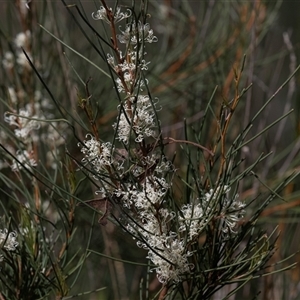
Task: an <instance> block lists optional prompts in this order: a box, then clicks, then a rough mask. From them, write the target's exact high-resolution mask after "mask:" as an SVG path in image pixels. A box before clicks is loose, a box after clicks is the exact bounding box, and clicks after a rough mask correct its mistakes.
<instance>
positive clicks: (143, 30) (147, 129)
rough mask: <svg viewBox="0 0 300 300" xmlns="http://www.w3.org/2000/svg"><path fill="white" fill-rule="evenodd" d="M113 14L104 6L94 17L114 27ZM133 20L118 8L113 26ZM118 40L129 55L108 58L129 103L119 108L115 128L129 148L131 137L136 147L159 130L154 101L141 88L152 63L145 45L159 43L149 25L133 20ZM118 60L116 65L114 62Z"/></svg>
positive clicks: (119, 89) (118, 53)
mask: <svg viewBox="0 0 300 300" xmlns="http://www.w3.org/2000/svg"><path fill="white" fill-rule="evenodd" d="M108 14H109V15H112V14H113V11H112V10H111V9H110V10H109V12H108V11H107V10H106V8H104V7H103V6H101V7H100V9H99V10H98V11H97V12H96V13H94V14H93V15H92V16H93V18H94V19H96V20H103V21H105V22H107V23H109V24H110V23H111V21H112V20H111V17H109V18H108ZM129 17H131V12H130V11H127V12H126V13H122V12H121V10H120V8H119V7H117V8H116V11H115V12H114V17H113V22H114V23H116V22H119V21H121V20H123V19H127V18H129ZM116 37H117V39H118V40H119V42H120V43H122V44H125V45H126V55H125V56H123V55H122V52H121V51H120V50H118V49H116V53H115V57H113V56H112V55H111V54H108V55H107V62H108V63H109V65H110V66H111V67H112V69H113V70H114V71H115V74H116V75H117V76H118V78H117V79H116V83H117V89H118V91H119V92H120V93H125V94H126V101H125V102H124V103H122V104H121V105H120V106H119V111H120V115H119V117H118V120H117V122H116V123H115V124H114V126H113V127H114V129H115V130H116V132H117V137H118V139H119V140H120V141H121V142H123V143H124V144H127V143H128V142H129V139H130V137H131V136H133V137H134V140H135V141H136V142H137V143H140V142H142V141H143V140H144V138H145V137H154V136H155V131H154V130H153V129H154V128H155V127H156V124H155V118H154V110H153V103H152V100H151V99H150V98H149V96H148V95H142V94H141V92H142V87H143V86H144V85H145V84H146V80H145V79H143V78H142V76H141V72H142V71H143V70H147V69H148V64H149V62H146V61H145V59H144V55H145V52H144V44H145V43H153V42H156V41H157V37H156V36H154V34H153V30H152V29H150V25H149V24H142V23H141V22H140V21H139V22H136V21H135V20H134V19H133V20H132V21H131V22H129V23H128V24H127V25H126V28H125V30H124V31H121V34H118V35H117V36H116ZM115 60H117V62H116V61H115Z"/></svg>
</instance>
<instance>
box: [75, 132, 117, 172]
mask: <svg viewBox="0 0 300 300" xmlns="http://www.w3.org/2000/svg"><path fill="white" fill-rule="evenodd" d="M86 137H87V138H88V137H89V140H85V141H83V145H82V144H80V143H79V144H78V146H81V147H82V148H81V152H82V153H83V154H84V158H83V159H82V160H81V162H82V163H83V164H84V165H87V164H90V165H91V166H92V169H93V171H94V172H96V173H100V172H101V171H103V170H104V169H105V168H106V166H110V165H111V164H112V163H113V157H112V155H111V154H112V153H111V152H112V146H111V143H100V142H99V141H97V140H96V139H95V138H94V137H93V136H92V135H90V134H87V135H86Z"/></svg>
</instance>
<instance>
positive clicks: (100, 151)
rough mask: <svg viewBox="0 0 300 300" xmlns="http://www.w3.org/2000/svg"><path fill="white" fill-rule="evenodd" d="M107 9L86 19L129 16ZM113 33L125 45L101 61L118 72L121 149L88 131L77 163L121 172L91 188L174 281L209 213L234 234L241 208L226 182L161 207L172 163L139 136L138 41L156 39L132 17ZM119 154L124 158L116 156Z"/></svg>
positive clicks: (143, 123) (151, 107) (144, 117)
mask: <svg viewBox="0 0 300 300" xmlns="http://www.w3.org/2000/svg"><path fill="white" fill-rule="evenodd" d="M112 15H113V12H112V10H110V11H109V12H108V11H107V10H106V9H105V8H104V7H100V9H99V10H98V11H97V12H96V13H95V14H94V15H93V18H94V19H97V20H98V19H101V20H104V21H105V22H107V23H110V24H111V25H113V24H114V23H116V22H118V21H120V20H122V19H125V18H129V17H130V15H129V14H123V13H121V12H120V10H119V9H116V12H115V13H114V17H113V18H112ZM112 19H113V20H112ZM112 22H113V24H112ZM117 39H118V41H119V42H120V43H121V44H125V46H126V55H125V56H123V55H122V52H121V51H120V50H119V48H118V47H117V45H115V46H116V47H115V48H114V56H112V55H111V54H108V55H107V62H108V64H109V65H110V67H111V68H112V70H113V71H114V72H115V75H116V76H117V79H116V84H117V89H118V91H119V93H124V94H125V95H126V98H125V99H124V101H123V102H122V104H121V105H120V106H119V107H118V109H119V116H118V119H117V122H116V123H115V124H114V125H113V128H114V129H115V131H116V136H117V138H118V139H119V141H121V142H122V143H123V144H125V145H126V146H125V147H124V148H126V150H125V149H121V150H115V149H112V148H113V147H112V145H111V144H110V143H100V142H99V141H97V140H96V139H95V137H93V136H90V139H89V140H87V141H84V142H83V144H84V146H83V147H82V148H81V151H82V152H83V153H84V158H83V159H82V163H83V164H85V165H87V164H89V165H90V166H91V167H92V169H93V170H94V171H95V172H96V173H100V174H103V172H104V173H105V172H107V170H108V169H109V170H111V169H110V168H112V169H113V170H114V171H116V172H119V173H120V174H118V176H116V178H117V180H116V182H114V183H112V184H111V186H110V187H109V188H106V184H107V182H108V181H109V179H106V182H104V183H103V188H102V189H101V190H100V191H98V193H101V194H102V196H104V197H108V196H109V198H110V199H115V200H116V203H118V204H120V205H122V206H123V208H124V210H125V211H126V215H127V218H126V229H127V230H128V231H129V232H130V233H131V234H132V235H133V237H135V238H136V239H137V240H138V242H137V245H138V246H139V247H141V248H143V249H146V250H147V251H148V256H147V257H148V258H149V259H150V260H151V261H152V263H153V264H154V265H155V268H154V269H155V271H156V273H157V278H158V280H159V281H160V282H161V283H163V284H166V283H167V282H169V281H174V282H179V281H181V280H182V279H183V276H184V275H185V274H187V273H190V272H191V269H192V268H193V264H191V263H190V262H189V257H190V256H191V255H192V253H191V252H190V251H189V247H190V245H191V244H192V243H194V242H196V241H197V238H198V237H199V235H200V234H201V233H202V232H203V231H204V230H205V228H206V226H207V225H208V223H209V222H210V221H211V220H212V219H213V218H214V217H215V218H218V220H221V222H220V224H221V225H220V230H221V231H222V232H224V233H228V232H229V231H230V232H231V233H233V232H234V230H235V229H236V227H237V222H238V221H239V220H240V217H242V215H243V213H244V212H243V209H242V208H243V207H244V205H243V204H242V203H240V202H239V201H237V197H238V196H236V197H234V199H229V198H228V197H227V194H228V192H229V190H230V188H229V187H227V186H225V187H224V186H223V187H222V188H221V187H219V188H216V189H215V190H210V191H209V192H208V193H206V194H205V195H203V197H201V198H200V199H197V200H196V201H195V202H194V203H192V202H191V203H190V204H186V205H183V206H182V208H181V209H180V211H179V212H178V213H175V212H174V211H172V210H171V209H167V208H165V207H166V205H165V199H166V197H167V193H168V190H169V188H170V184H169V183H168V182H167V180H166V179H165V175H166V173H167V172H169V171H170V170H172V164H171V163H170V162H168V161H167V160H166V159H164V157H163V155H162V153H161V152H159V154H158V153H157V149H155V147H154V146H153V144H152V145H149V144H147V142H144V140H145V139H146V138H149V137H153V138H155V137H157V132H156V130H155V128H156V123H155V104H154V103H153V101H152V99H150V96H149V95H145V94H143V90H142V87H143V86H144V85H146V84H147V81H146V79H144V77H143V76H142V72H143V70H147V68H148V64H149V63H147V62H146V61H145V60H144V55H145V53H144V46H145V43H152V42H156V41H157V38H156V37H155V36H154V34H153V31H152V30H151V29H150V26H149V24H142V23H141V22H137V21H135V20H134V19H133V20H132V21H129V22H128V24H127V25H126V28H125V30H124V31H121V34H119V35H117ZM133 141H135V142H136V143H138V144H135V145H137V149H134V147H131V148H130V149H127V147H128V146H127V145H132V144H133V143H130V142H133ZM148 146H149V148H147V147H148ZM153 148H154V149H153ZM158 151H159V150H158ZM140 152H141V153H140ZM149 153H151V154H149ZM157 154H158V155H157ZM123 158H124V161H123V162H124V164H123V163H122V162H121V163H120V162H119V161H120V160H121V161H122V159H123ZM125 161H126V163H125ZM106 174H107V173H106ZM108 177H109V176H108ZM112 181H113V180H112ZM109 183H110V182H109ZM107 193H111V194H110V195H107ZM219 200H220V203H218V201H219Z"/></svg>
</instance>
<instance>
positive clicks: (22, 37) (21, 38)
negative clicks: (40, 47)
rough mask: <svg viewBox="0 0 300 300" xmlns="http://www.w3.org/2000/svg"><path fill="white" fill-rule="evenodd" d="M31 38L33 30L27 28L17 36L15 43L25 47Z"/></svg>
mask: <svg viewBox="0 0 300 300" xmlns="http://www.w3.org/2000/svg"><path fill="white" fill-rule="evenodd" d="M30 38H31V32H30V31H29V30H27V31H26V32H20V33H18V34H17V36H16V38H15V44H16V46H17V47H19V48H21V47H23V48H24V47H25V46H26V45H27V44H28V41H29V40H30Z"/></svg>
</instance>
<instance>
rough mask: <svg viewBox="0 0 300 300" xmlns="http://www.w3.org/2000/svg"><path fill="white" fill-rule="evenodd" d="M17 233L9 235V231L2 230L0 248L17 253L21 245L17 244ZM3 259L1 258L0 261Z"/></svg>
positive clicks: (0, 231) (0, 232)
mask: <svg viewBox="0 0 300 300" xmlns="http://www.w3.org/2000/svg"><path fill="white" fill-rule="evenodd" d="M17 236H18V235H17V233H16V232H15V231H12V232H10V233H8V230H7V229H4V230H3V229H0V247H1V248H4V249H6V250H7V251H15V250H16V248H17V247H18V245H19V243H18V242H17ZM2 259H3V257H1V256H0V261H1V260H2Z"/></svg>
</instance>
